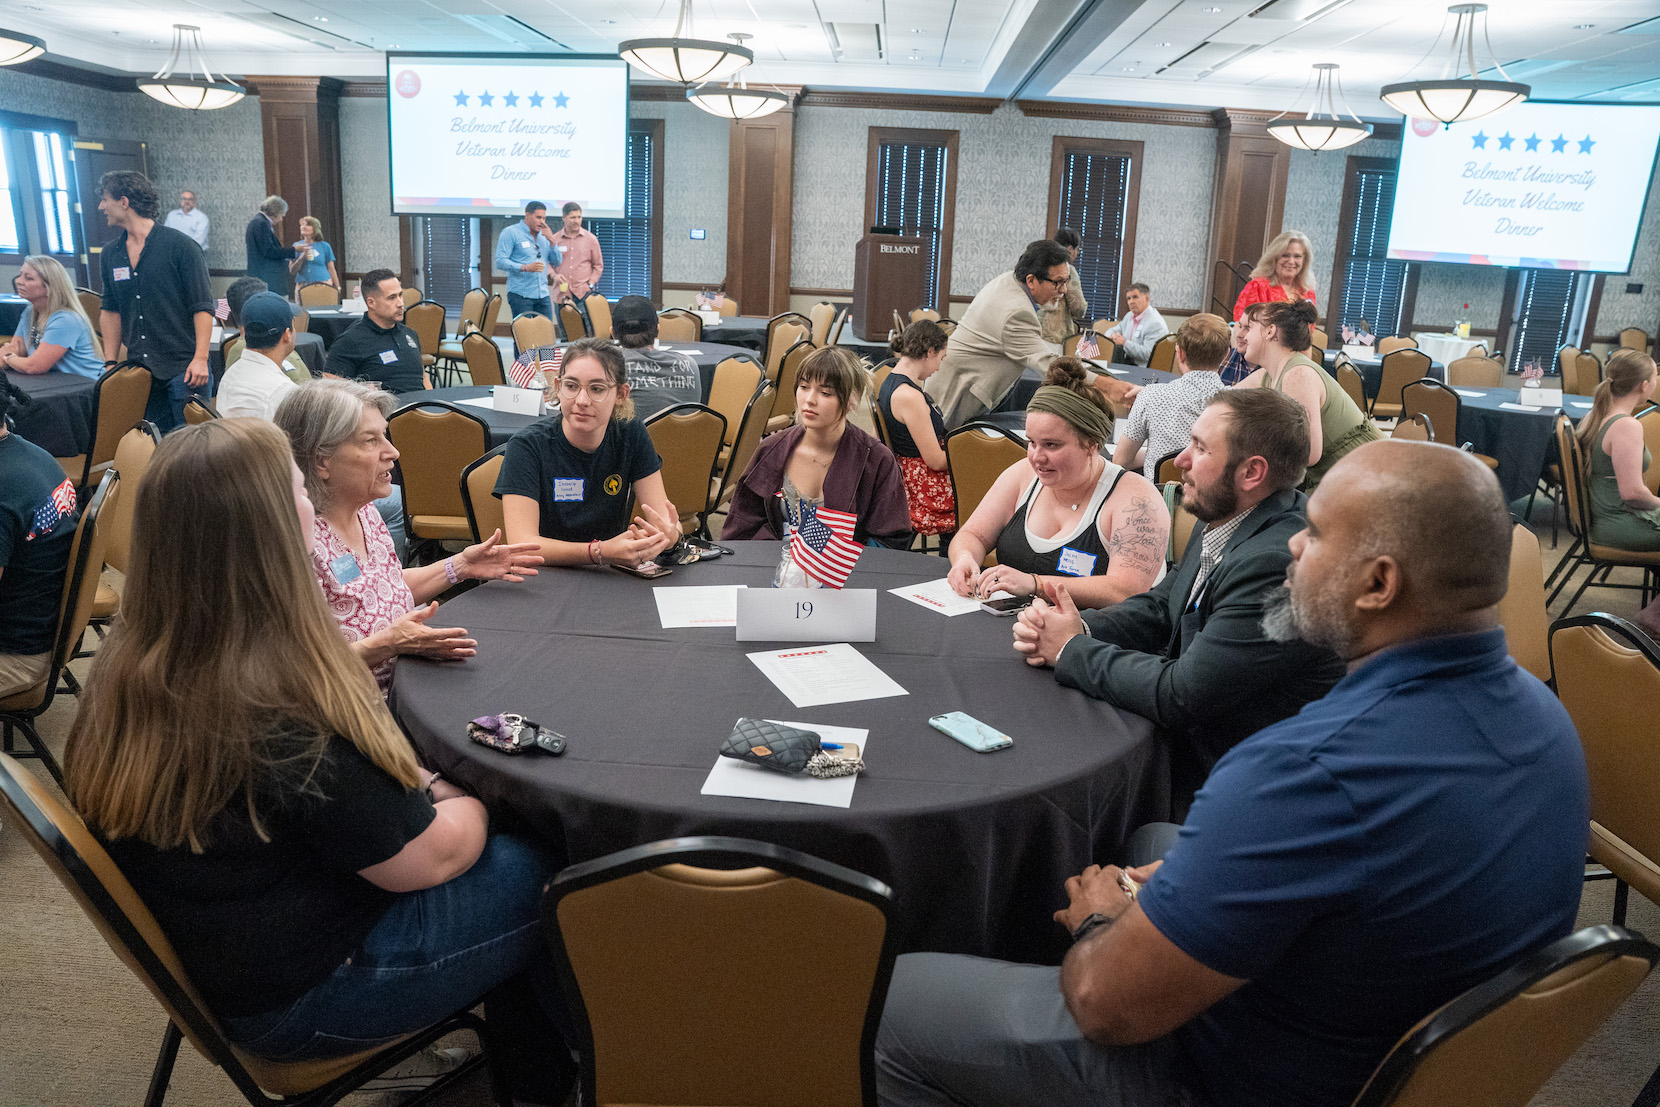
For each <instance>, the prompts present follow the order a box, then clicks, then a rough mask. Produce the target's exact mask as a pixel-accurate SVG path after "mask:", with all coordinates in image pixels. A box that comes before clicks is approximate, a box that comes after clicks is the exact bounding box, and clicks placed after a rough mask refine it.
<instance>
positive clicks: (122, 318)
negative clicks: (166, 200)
mask: <svg viewBox="0 0 1660 1107" xmlns="http://www.w3.org/2000/svg"><path fill="white" fill-rule="evenodd" d="M98 188H99V190H100V191H102V192H103V199H102V200H100V201H99V202H98V210H99V211H101V212H103V213H104V218H106V219H108V220H109V225H110V226H112V227H117V228H119V229H120V231H121V233H120V234H118V235H116V236H115V237H114V238H113V239H111V240H110V241H109V242H108V243H107V244H106V245H105V246H104V250H103V253H102V254H101V255H99V264H100V265H101V266H102V267H103V273H104V300H103V310H102V311H101V312H100V313H99V330H100V331H101V332H102V335H103V339H104V353H105V355H106V356H108V357H110V358H112V359H113V358H115V357H116V356H117V351H118V350H120V349H121V345H122V343H123V342H125V343H126V346H127V360H129V361H137V362H141V363H142V364H143V365H144V366H145V368H147V369H149V370H150V378H151V381H150V402H149V405H148V406H147V407H146V408H145V409H144V417H145V418H146V419H148V420H149V421H150V422H152V423H154V424H155V425H156V426H157V427H158V428H159V429H161V430H162V431H170V430H172V429H173V428H174V427H179V426H183V425H184V405H185V402H186V401H187V400H189V398H190V397H191V396H199V397H201V399H202V400H204V401H205V400H207V398H208V396H209V390H210V388H211V382H210V380H209V376H208V343H209V341H210V340H211V339H212V337H213V291H212V288H211V286H210V285H209V284H208V269H207V260H206V258H205V257H204V255H203V254H202V248H201V247H200V246H198V245H196V240H195V239H193V238H191V237H189V236H188V235H186V234H185V233H184V232H182V231H176V230H174V229H173V228H171V227H164V226H158V225H157V223H156V215H157V214H158V213H159V212H160V210H161V204H160V202H159V201H158V200H157V198H156V189H155V186H154V185H152V184H151V183H150V179H149V178H148V177H146V176H144V174H142V173H134V172H131V171H128V170H119V171H115V172H111V173H105V174H104V175H103V177H102V178H100V179H99V181H98ZM113 363H114V362H113V360H112V361H111V362H110V364H113Z"/></svg>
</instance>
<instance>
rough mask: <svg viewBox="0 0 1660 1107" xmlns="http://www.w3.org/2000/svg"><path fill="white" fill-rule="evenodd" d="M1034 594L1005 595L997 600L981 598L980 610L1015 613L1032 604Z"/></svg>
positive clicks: (994, 612) (993, 613) (997, 613)
mask: <svg viewBox="0 0 1660 1107" xmlns="http://www.w3.org/2000/svg"><path fill="white" fill-rule="evenodd" d="M1033 598H1034V597H1032V596H1004V597H1003V598H1001V599H996V600H981V601H980V610H981V611H985V612H989V613H990V614H992V615H1014V614H1017V613H1019V612H1021V611H1025V610H1026V609H1027V608H1028V607H1031V606H1032V600H1033Z"/></svg>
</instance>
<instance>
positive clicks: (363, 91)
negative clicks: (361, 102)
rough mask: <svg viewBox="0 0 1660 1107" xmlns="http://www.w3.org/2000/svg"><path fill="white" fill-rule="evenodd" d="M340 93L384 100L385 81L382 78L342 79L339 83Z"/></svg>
mask: <svg viewBox="0 0 1660 1107" xmlns="http://www.w3.org/2000/svg"><path fill="white" fill-rule="evenodd" d="M340 95H342V96H351V97H354V98H359V99H365V100H384V99H386V81H385V79H384V78H376V79H373V80H368V81H342V82H341V83H340Z"/></svg>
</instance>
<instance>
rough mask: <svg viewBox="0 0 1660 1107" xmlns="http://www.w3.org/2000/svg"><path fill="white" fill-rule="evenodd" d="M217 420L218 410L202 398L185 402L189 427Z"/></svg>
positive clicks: (185, 412) (185, 418) (194, 397)
mask: <svg viewBox="0 0 1660 1107" xmlns="http://www.w3.org/2000/svg"><path fill="white" fill-rule="evenodd" d="M217 418H219V411H218V409H217V408H215V407H214V406H213V405H212V404H210V403H208V402H207V401H206V400H204V399H202V398H201V397H200V396H192V397H190V399H188V400H186V401H185V402H184V421H185V423H186V424H188V425H189V426H192V427H195V426H200V425H201V424H203V423H206V422H209V421H211V420H214V419H217ZM129 433H130V432H129Z"/></svg>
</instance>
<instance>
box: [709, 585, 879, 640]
mask: <svg viewBox="0 0 1660 1107" xmlns="http://www.w3.org/2000/svg"><path fill="white" fill-rule="evenodd" d="M838 640H839V641H842V642H874V641H876V589H874V588H841V589H836V588H745V589H744V590H743V591H741V592H739V593H738V641H740V642H828V641H838Z"/></svg>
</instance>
